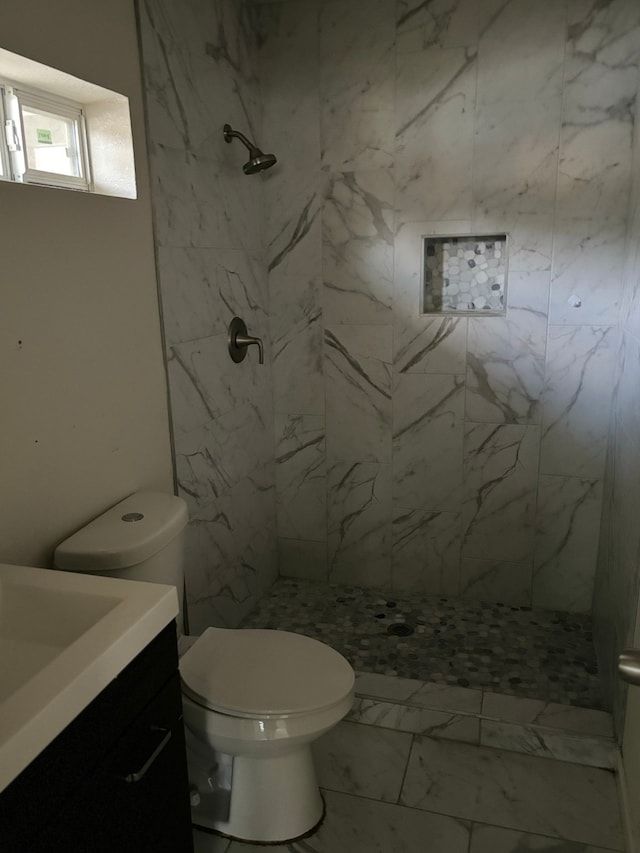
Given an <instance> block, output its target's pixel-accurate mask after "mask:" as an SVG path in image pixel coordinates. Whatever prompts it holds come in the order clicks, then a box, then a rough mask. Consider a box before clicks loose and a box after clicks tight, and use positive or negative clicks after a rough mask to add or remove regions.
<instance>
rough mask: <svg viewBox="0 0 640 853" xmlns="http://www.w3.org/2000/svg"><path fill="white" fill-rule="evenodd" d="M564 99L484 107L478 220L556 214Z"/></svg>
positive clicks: (477, 164) (477, 166)
mask: <svg viewBox="0 0 640 853" xmlns="http://www.w3.org/2000/svg"><path fill="white" fill-rule="evenodd" d="M560 105H561V99H560V97H559V96H558V97H555V98H545V99H543V100H540V101H531V102H529V103H528V104H527V108H526V109H518V110H514V108H513V103H512V102H508V101H507V102H495V103H489V104H485V105H483V106H481V107H479V108H478V111H477V115H476V128H475V146H474V169H473V197H474V211H473V215H474V219H478V218H479V217H497V216H509V217H512V216H514V215H518V216H520V215H526V216H530V215H533V214H535V215H537V216H539V217H543V216H545V215H547V216H548V215H550V214H552V213H553V205H554V199H555V184H556V174H557V165H558V135H559V131H558V128H559V122H560Z"/></svg>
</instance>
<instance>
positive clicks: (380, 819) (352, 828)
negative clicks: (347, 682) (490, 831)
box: [196, 791, 591, 853]
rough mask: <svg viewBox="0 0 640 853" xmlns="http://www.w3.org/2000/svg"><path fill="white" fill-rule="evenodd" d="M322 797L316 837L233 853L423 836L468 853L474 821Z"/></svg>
mask: <svg viewBox="0 0 640 853" xmlns="http://www.w3.org/2000/svg"><path fill="white" fill-rule="evenodd" d="M323 796H324V799H325V804H326V808H327V814H326V817H325V819H324V822H323V823H322V824H321V826H320V828H319V829H318V831H317V832H315V833H314V834H313V835H311V836H309V837H308V838H304V839H301V840H300V841H293V842H291V843H289V844H286V845H271V846H269V847H265V846H264V845H257V844H256V845H254V844H241V843H240V842H238V841H234V842H232V844H231V846H230V847H229V848H228V851H229V853H264V851H265V850H267V851H271V853H418V851H422V850H424V844H425V839H428V845H429V853H467V849H468V845H469V832H470V828H471V825H470V824H469V823H467V822H466V821H462V820H457V819H455V818H450V817H445V816H443V815H435V814H428V813H427V812H419V811H417V810H416V809H408V808H405V807H403V806H398V805H392V804H390V803H380V802H376V801H375V800H368V799H364V798H362V797H354V796H351V795H349V794H341V793H336V792H334V791H323ZM224 850H225V848H224V847H222V848H220V853H223V851H224ZM196 853H210V851H209V850H208V849H207V848H204V849H203V850H202V851H200V850H196ZM211 853H218V850H217V849H216V848H214V849H213V850H212V851H211ZM570 853H573V851H570ZM576 853H578V851H576ZM580 853H582V851H580ZM589 853H591V851H589Z"/></svg>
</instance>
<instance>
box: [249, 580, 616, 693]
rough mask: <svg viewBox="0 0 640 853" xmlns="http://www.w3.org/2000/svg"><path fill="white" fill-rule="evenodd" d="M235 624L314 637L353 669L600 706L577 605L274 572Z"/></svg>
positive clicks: (586, 622)
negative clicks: (337, 582) (404, 590)
mask: <svg viewBox="0 0 640 853" xmlns="http://www.w3.org/2000/svg"><path fill="white" fill-rule="evenodd" d="M243 627H245V628H275V629H280V630H285V631H295V632H297V633H300V634H306V635H307V636H310V637H314V638H315V639H318V640H321V641H323V642H325V643H327V644H329V645H331V646H332V647H333V648H334V649H336V650H337V651H339V652H340V653H341V654H343V655H344V656H345V657H346V658H347V660H348V661H349V662H350V663H351V665H352V666H353V668H354V669H355V670H356V671H359V672H365V673H376V674H378V675H387V676H396V677H400V678H409V679H416V680H420V681H424V682H431V683H435V684H441V685H446V686H449V687H465V688H474V689H477V690H485V691H489V692H492V693H501V694H507V695H510V696H514V697H520V698H524V699H536V700H542V701H544V702H547V703H559V704H562V705H574V706H578V707H581V708H591V709H601V708H603V700H602V695H601V693H602V691H601V685H600V679H599V677H598V667H597V661H596V655H595V650H594V647H593V642H592V633H591V619H590V617H589V616H588V615H585V614H578V613H563V612H556V611H551V610H533V609H531V608H530V607H515V606H511V605H506V604H501V603H495V604H491V603H484V602H477V601H471V600H467V599H460V598H444V597H441V596H429V597H418V596H410V597H409V596H406V595H405V596H402V597H396V596H394V597H393V598H389V597H388V596H386V595H385V594H384V593H382V592H381V591H380V590H375V589H366V588H360V587H354V586H334V585H329V586H326V585H324V584H317V583H310V582H307V581H301V580H293V579H289V578H281V579H280V580H279V581H277V582H276V583H275V585H274V586H273V587H272V588H271V590H270V591H269V592H268V593H267V594H266V595H265V596H264V597H263V598H262V599H261V600H260V601H259V602H258V604H257V606H256V608H255V609H254V610H253V612H252V613H251V614H249V616H248V617H247V618H246V619H245V621H244V622H243Z"/></svg>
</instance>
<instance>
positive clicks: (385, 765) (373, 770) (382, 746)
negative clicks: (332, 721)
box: [312, 722, 413, 803]
mask: <svg viewBox="0 0 640 853" xmlns="http://www.w3.org/2000/svg"><path fill="white" fill-rule="evenodd" d="M412 737H413V736H412V735H411V734H409V733H407V732H398V731H391V730H388V729H381V728H377V727H374V726H360V725H358V724H357V723H347V722H342V723H339V724H338V725H337V726H336V727H335V728H334V729H331V731H329V732H327V733H326V734H324V735H323V736H322V737H321V738H319V739H318V740H317V741H315V742H314V743H313V746H312V748H313V757H314V763H315V766H316V772H317V776H318V783H319V784H320V787H321V788H329V789H330V790H332V791H341V792H342V793H345V794H357V795H359V796H361V797H370V798H372V799H376V800H384V801H386V802H392V803H395V802H397V800H398V796H399V794H400V788H401V786H402V780H403V778H404V772H405V768H406V765H407V759H408V757H409V751H410V749H411V742H412Z"/></svg>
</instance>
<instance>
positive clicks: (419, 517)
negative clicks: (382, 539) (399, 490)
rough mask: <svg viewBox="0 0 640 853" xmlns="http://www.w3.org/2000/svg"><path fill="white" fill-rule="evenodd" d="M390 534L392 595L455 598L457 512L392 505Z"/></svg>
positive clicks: (457, 562)
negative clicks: (391, 538)
mask: <svg viewBox="0 0 640 853" xmlns="http://www.w3.org/2000/svg"><path fill="white" fill-rule="evenodd" d="M392 535H393V541H392V569H391V573H392V574H391V587H392V590H393V591H394V592H410V591H421V592H423V593H427V594H431V595H457V593H458V589H459V577H458V575H459V565H460V513H458V512H438V511H431V510H423V509H409V508H406V507H401V506H395V508H394V515H393V521H392Z"/></svg>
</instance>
